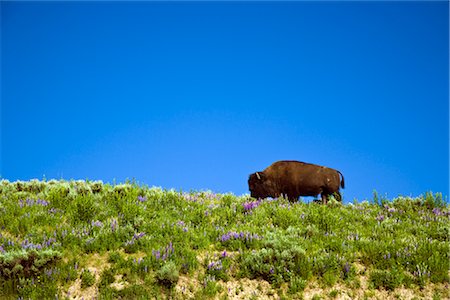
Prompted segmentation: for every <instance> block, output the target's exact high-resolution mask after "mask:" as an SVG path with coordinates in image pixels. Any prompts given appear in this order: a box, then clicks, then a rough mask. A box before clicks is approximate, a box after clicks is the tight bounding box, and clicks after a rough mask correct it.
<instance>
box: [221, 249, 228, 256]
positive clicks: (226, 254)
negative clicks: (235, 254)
mask: <svg viewBox="0 0 450 300" xmlns="http://www.w3.org/2000/svg"><path fill="white" fill-rule="evenodd" d="M221 256H222V257H228V256H229V255H228V253H227V250H224V251H223V252H222V254H221Z"/></svg>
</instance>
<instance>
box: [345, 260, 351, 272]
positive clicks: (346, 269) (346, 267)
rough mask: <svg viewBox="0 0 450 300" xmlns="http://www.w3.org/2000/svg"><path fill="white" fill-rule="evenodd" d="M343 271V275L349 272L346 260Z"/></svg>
mask: <svg viewBox="0 0 450 300" xmlns="http://www.w3.org/2000/svg"><path fill="white" fill-rule="evenodd" d="M344 272H345V275H347V274H348V272H350V264H349V263H348V262H346V263H345V265H344Z"/></svg>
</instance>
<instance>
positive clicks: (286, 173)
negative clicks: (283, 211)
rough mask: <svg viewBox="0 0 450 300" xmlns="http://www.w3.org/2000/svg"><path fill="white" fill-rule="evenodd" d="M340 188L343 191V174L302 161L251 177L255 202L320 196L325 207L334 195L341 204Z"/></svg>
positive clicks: (280, 163)
mask: <svg viewBox="0 0 450 300" xmlns="http://www.w3.org/2000/svg"><path fill="white" fill-rule="evenodd" d="M339 174H340V176H339ZM341 178H342V180H341ZM339 186H340V187H342V188H344V176H343V175H342V173H341V172H339V171H337V170H334V169H331V168H327V167H322V166H318V165H313V164H308V163H304V162H299V161H277V162H275V163H273V164H272V165H270V166H269V167H268V168H266V169H265V170H264V171H261V172H256V173H253V174H251V175H250V176H249V179H248V187H249V189H250V196H251V197H253V198H267V197H272V198H278V197H280V196H286V197H287V198H288V199H289V200H290V201H297V200H298V197H299V196H317V195H319V194H321V196H322V202H323V203H324V204H326V203H327V198H329V197H330V196H332V195H333V196H334V197H335V198H336V200H338V201H342V196H341V194H340V193H339Z"/></svg>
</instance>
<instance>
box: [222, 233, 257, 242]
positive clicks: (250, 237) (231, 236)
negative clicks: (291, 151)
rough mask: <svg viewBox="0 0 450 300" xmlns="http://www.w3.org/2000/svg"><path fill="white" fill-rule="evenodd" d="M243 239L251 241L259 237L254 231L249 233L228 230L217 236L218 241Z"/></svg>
mask: <svg viewBox="0 0 450 300" xmlns="http://www.w3.org/2000/svg"><path fill="white" fill-rule="evenodd" d="M231 239H233V240H245V241H252V240H260V239H261V237H260V236H259V235H258V234H256V233H254V234H253V233H249V232H240V233H237V232H234V231H229V232H227V233H225V234H223V235H222V236H220V237H219V241H221V242H226V241H229V240H231Z"/></svg>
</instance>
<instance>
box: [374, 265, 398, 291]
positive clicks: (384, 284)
mask: <svg viewBox="0 0 450 300" xmlns="http://www.w3.org/2000/svg"><path fill="white" fill-rule="evenodd" d="M403 276H404V275H403V272H401V271H399V270H397V269H391V270H378V269H375V270H373V271H372V272H370V276H369V281H370V283H371V284H372V285H373V287H374V288H376V289H379V288H385V289H387V290H391V291H393V290H394V289H395V288H397V287H399V286H400V285H401V284H402V282H403Z"/></svg>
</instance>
